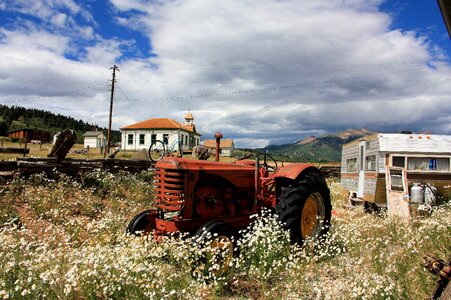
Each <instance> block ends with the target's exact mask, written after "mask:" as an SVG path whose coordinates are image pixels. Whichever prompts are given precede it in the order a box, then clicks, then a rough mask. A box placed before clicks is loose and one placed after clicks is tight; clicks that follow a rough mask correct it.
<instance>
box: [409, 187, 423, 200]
mask: <svg viewBox="0 0 451 300" xmlns="http://www.w3.org/2000/svg"><path fill="white" fill-rule="evenodd" d="M410 202H411V203H412V204H423V202H424V191H423V187H422V186H421V185H420V184H419V183H414V184H413V185H412V187H411V188H410Z"/></svg>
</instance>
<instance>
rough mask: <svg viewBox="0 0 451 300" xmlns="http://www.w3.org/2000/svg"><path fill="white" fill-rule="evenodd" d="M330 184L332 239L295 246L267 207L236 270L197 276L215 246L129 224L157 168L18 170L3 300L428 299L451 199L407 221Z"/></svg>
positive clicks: (2, 231)
mask: <svg viewBox="0 0 451 300" xmlns="http://www.w3.org/2000/svg"><path fill="white" fill-rule="evenodd" d="M329 186H330V188H331V190H332V199H333V209H334V211H333V218H332V224H331V229H330V232H329V234H328V236H327V238H326V239H325V241H324V242H323V243H322V244H320V245H318V244H315V243H314V242H312V241H307V242H306V243H305V245H304V246H303V247H298V246H293V245H290V243H289V235H288V234H287V232H284V231H282V230H281V228H280V224H279V222H278V221H277V219H276V218H275V216H273V215H271V213H270V212H269V211H264V212H263V213H262V214H260V215H258V216H254V222H253V223H252V225H251V226H249V228H247V229H246V230H244V231H243V232H242V234H241V236H242V238H241V239H240V240H239V241H238V242H237V245H236V247H237V250H238V255H237V256H236V257H235V258H234V259H233V260H232V261H231V262H230V266H229V268H228V270H227V272H225V273H211V272H210V273H209V272H203V273H202V274H201V276H199V273H198V272H195V269H196V263H198V262H199V259H200V257H201V256H202V253H205V252H204V251H203V250H202V249H199V248H197V246H196V244H195V243H193V242H192V241H191V239H190V238H189V237H182V238H180V237H178V238H175V237H167V238H166V239H165V241H163V242H161V243H157V242H156V241H155V240H154V239H153V237H152V236H146V237H130V236H126V235H125V233H124V231H125V227H126V225H127V223H128V221H129V220H130V219H131V218H132V217H133V215H135V214H136V213H138V212H139V211H141V210H144V209H146V208H149V207H151V206H152V205H153V202H152V195H153V194H152V193H153V187H152V174H151V173H142V174H138V175H132V174H128V173H120V174H117V175H111V174H108V173H103V172H95V173H93V174H90V175H89V176H88V177H86V178H84V180H83V182H77V181H74V180H72V179H71V178H69V177H66V176H64V175H62V174H55V176H53V177H52V178H49V177H47V176H44V175H35V176H32V177H30V178H29V179H26V180H25V179H23V178H19V177H15V178H14V179H13V180H11V181H9V182H7V183H4V184H3V185H2V186H1V188H0V201H1V203H0V204H1V206H0V221H1V226H0V264H1V265H2V268H1V269H0V299H1V298H3V299H35V298H46V299H94V298H100V299H124V298H125V299H149V298H150V299H162V298H169V299H178V298H191V299H195V298H199V299H203V298H208V297H217V298H227V299H242V298H268V299H291V298H293V299H425V298H427V297H428V296H429V295H430V292H431V291H432V288H433V286H434V282H435V280H436V278H434V277H433V276H432V275H430V274H429V273H428V272H426V271H425V270H423V269H422V267H421V265H420V264H421V261H422V256H423V255H424V254H425V253H427V254H431V255H434V256H437V257H441V258H445V257H446V256H447V255H449V254H450V253H451V248H450V247H451V238H450V237H451V205H449V204H445V205H442V206H441V207H438V208H436V209H434V211H433V212H432V214H431V215H430V216H428V217H424V218H416V219H414V220H412V222H411V224H406V223H405V222H403V221H402V220H393V219H388V218H387V217H386V216H384V215H371V214H365V213H364V212H363V210H360V209H355V210H348V209H345V208H343V205H344V204H345V203H346V195H345V193H343V192H342V191H341V190H340V187H339V184H338V183H337V182H329ZM204 250H205V249H204Z"/></svg>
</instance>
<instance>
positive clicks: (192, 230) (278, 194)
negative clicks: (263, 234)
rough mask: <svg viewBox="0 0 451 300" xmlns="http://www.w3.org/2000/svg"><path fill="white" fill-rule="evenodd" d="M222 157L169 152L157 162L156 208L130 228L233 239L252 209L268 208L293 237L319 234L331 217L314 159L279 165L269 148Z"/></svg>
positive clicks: (298, 240) (158, 233) (299, 239)
mask: <svg viewBox="0 0 451 300" xmlns="http://www.w3.org/2000/svg"><path fill="white" fill-rule="evenodd" d="M220 137H222V136H221V135H218V136H217V149H216V160H217V161H203V160H193V159H186V158H178V157H164V158H163V159H162V160H160V161H158V162H157V163H156V166H155V169H156V171H155V188H156V190H155V203H156V207H157V208H156V210H146V211H143V212H141V213H140V214H138V215H136V216H135V217H134V218H133V219H132V220H131V221H130V223H129V225H128V227H127V232H128V233H131V234H136V233H139V232H143V231H144V232H145V233H151V232H153V234H154V235H155V237H157V238H158V237H159V236H162V235H165V234H168V233H174V232H187V233H189V234H191V235H194V236H199V237H202V236H203V235H205V234H206V233H211V234H213V235H214V236H218V237H219V238H220V239H222V240H223V239H228V240H232V237H234V238H236V237H237V232H238V230H239V229H242V228H245V227H246V226H247V225H249V224H250V222H251V219H250V215H252V214H255V213H258V212H259V211H260V210H261V209H262V208H269V209H271V210H273V211H275V213H277V215H278V216H279V219H280V221H282V223H283V226H284V227H285V228H286V229H289V230H290V234H291V241H292V242H294V243H302V241H303V240H304V239H306V238H307V237H312V238H319V237H320V236H322V235H323V234H324V233H326V232H327V230H328V227H329V222H330V218H331V209H332V207H331V200H330V191H329V188H328V187H327V184H326V181H325V179H324V176H323V175H322V173H321V172H320V171H319V170H318V169H317V168H316V167H314V166H313V165H311V164H305V163H293V164H289V165H287V166H281V167H278V166H277V162H276V161H275V160H274V159H273V158H272V157H271V156H270V155H267V154H260V155H259V156H257V158H256V160H255V161H254V160H238V161H236V162H232V163H226V162H219V161H218V160H219V147H218V145H219V138H220Z"/></svg>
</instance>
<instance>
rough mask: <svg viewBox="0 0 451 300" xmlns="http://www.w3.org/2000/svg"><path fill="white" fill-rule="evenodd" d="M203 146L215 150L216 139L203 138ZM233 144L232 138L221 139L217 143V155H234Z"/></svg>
mask: <svg viewBox="0 0 451 300" xmlns="http://www.w3.org/2000/svg"><path fill="white" fill-rule="evenodd" d="M204 147H206V148H209V149H212V150H215V149H216V141H215V140H205V141H204ZM234 151H235V146H234V144H233V140H232V139H223V140H221V141H220V143H219V155H220V156H225V157H232V156H233V155H234Z"/></svg>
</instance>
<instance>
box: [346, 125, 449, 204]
mask: <svg viewBox="0 0 451 300" xmlns="http://www.w3.org/2000/svg"><path fill="white" fill-rule="evenodd" d="M450 164H451V136H446V135H433V134H412V133H410V132H408V133H402V134H392V133H390V134H387V133H378V134H374V135H370V136H367V137H365V138H362V139H360V140H355V141H353V142H350V143H348V144H345V145H343V149H342V159H341V185H342V186H343V187H344V188H346V189H347V190H348V191H349V193H350V200H351V202H352V203H353V204H356V203H358V202H362V203H364V204H365V206H366V207H373V208H376V206H377V207H384V206H387V195H388V194H389V192H390V191H392V190H400V191H401V190H402V191H403V193H404V199H405V200H406V202H409V201H410V197H411V195H410V191H411V189H412V187H413V186H415V188H414V190H413V191H414V192H416V189H417V187H418V186H419V187H424V186H426V185H428V186H430V187H433V189H434V190H435V191H436V193H437V195H439V196H444V197H448V198H449V197H451V169H450ZM390 172H391V173H390ZM386 179H388V180H386ZM387 183H388V184H389V186H387ZM414 183H418V185H416V184H415V185H414Z"/></svg>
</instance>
